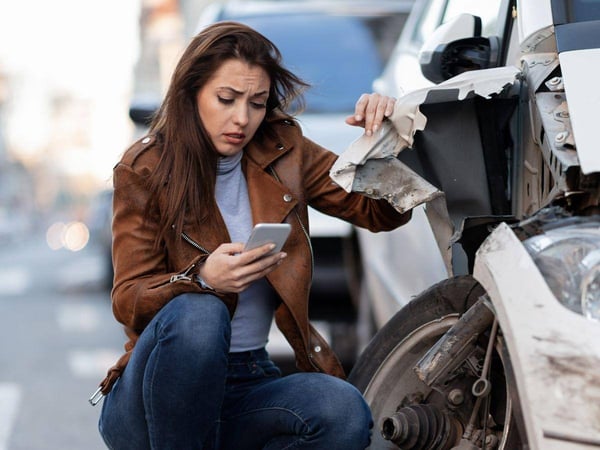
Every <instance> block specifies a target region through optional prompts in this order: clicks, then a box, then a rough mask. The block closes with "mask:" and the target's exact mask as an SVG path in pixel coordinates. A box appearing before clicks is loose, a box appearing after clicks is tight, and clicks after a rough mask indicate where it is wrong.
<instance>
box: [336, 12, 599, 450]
mask: <svg viewBox="0 0 600 450" xmlns="http://www.w3.org/2000/svg"><path fill="white" fill-rule="evenodd" d="M437 3H439V2H437ZM499 4H500V11H499V15H498V24H500V25H501V26H499V27H498V30H499V31H498V33H496V35H488V36H481V35H480V33H481V29H482V27H481V20H480V19H479V18H478V17H476V16H474V15H471V14H463V15H459V16H456V17H455V18H453V19H450V20H449V21H448V22H446V23H445V24H444V25H442V26H441V27H440V28H439V29H438V30H436V32H435V33H434V34H433V35H432V36H431V37H430V39H428V40H426V42H425V43H424V45H423V50H422V52H421V54H420V62H421V67H422V69H423V74H424V75H425V76H426V77H427V78H429V79H430V80H431V81H433V82H435V83H439V84H436V85H434V86H432V87H429V88H423V89H420V90H417V91H413V92H410V93H408V94H406V95H404V96H402V97H400V98H399V100H398V102H397V105H396V109H395V111H394V114H393V116H392V117H391V120H390V123H389V124H388V125H389V126H386V127H384V128H383V129H382V130H381V131H380V132H379V133H378V134H377V135H376V136H373V137H371V138H367V137H363V138H361V139H359V140H358V141H356V142H355V143H354V144H353V145H352V146H351V147H350V148H349V149H348V150H347V151H346V152H345V153H344V154H343V155H342V156H341V157H340V159H339V160H338V162H337V163H336V165H335V166H334V168H333V169H332V172H331V175H332V178H333V179H334V180H336V182H338V183H339V184H340V185H342V186H344V187H345V188H346V189H348V190H353V191H359V192H364V193H365V194H366V195H369V196H373V197H376V198H386V199H388V201H390V203H391V204H393V205H394V206H395V207H396V208H397V209H398V210H399V211H405V210H408V209H411V208H417V209H419V208H420V209H421V210H422V211H423V212H424V214H423V215H422V217H421V216H420V215H417V216H416V219H417V220H416V221H412V222H411V223H410V224H408V225H407V226H406V227H405V230H404V234H403V235H396V234H393V233H392V234H388V235H385V234H384V235H382V236H383V238H382V239H383V240H382V241H380V242H379V243H378V242H377V241H376V240H375V241H373V248H371V249H370V250H374V249H375V250H378V251H379V252H376V251H367V250H369V249H368V248H366V247H365V246H366V245H368V244H369V241H368V240H363V242H362V243H363V248H364V249H365V251H363V258H364V262H365V266H367V267H368V266H371V267H376V266H380V268H381V267H384V269H382V270H383V271H387V272H386V273H387V275H386V276H387V277H388V279H389V280H391V281H389V283H388V284H389V285H390V286H409V287H410V286H415V285H418V284H419V283H422V282H423V280H422V279H415V278H419V277H418V274H419V273H420V271H421V272H423V271H428V270H429V272H428V273H429V275H427V274H426V273H424V275H423V279H427V277H428V276H429V277H431V278H433V279H434V280H435V278H441V279H442V280H441V281H439V282H437V283H435V284H434V285H432V286H430V287H428V288H427V289H425V290H423V291H422V292H420V293H412V292H411V290H410V289H409V288H406V289H404V290H403V288H402V287H400V288H399V289H398V290H394V289H388V292H387V293H386V294H385V295H384V297H390V298H393V300H394V301H395V302H396V305H395V306H394V305H392V306H389V307H388V311H394V310H397V309H398V308H400V309H399V311H398V312H397V313H396V314H395V315H393V317H387V319H388V320H387V323H386V324H385V326H383V327H382V328H381V329H380V330H379V331H378V333H377V334H376V335H375V337H374V338H373V340H371V342H370V343H369V345H368V347H367V348H366V349H365V350H364V352H363V353H362V355H361V357H360V358H359V360H358V362H357V364H356V365H355V366H354V369H353V371H352V372H351V374H350V381H352V382H353V383H354V384H355V385H356V386H357V387H358V388H359V389H360V390H361V391H362V392H363V394H364V396H365V398H366V399H367V401H368V402H369V404H370V406H371V409H372V411H373V415H374V419H375V432H374V433H373V442H372V445H371V447H370V448H371V449H398V448H401V449H405V450H406V449H504V450H513V449H522V448H523V449H541V450H548V449H593V448H600V323H599V322H598V321H599V320H600V215H599V213H600V209H599V206H600V151H599V148H598V146H599V144H598V130H597V129H596V128H597V125H596V123H597V122H598V120H597V110H598V107H600V94H599V93H598V89H597V82H596V77H597V74H598V73H599V72H600V2H599V1H592V0H553V1H541V0H527V1H514V0H510V1H502V2H500V3H499ZM467 24H468V25H469V26H466V25H467ZM423 205H424V207H423ZM417 209H415V211H416V210H417ZM411 227H412V228H411ZM400 236H402V237H403V238H404V239H405V240H408V241H410V242H409V243H408V246H407V245H405V244H407V242H399V243H398V242H396V243H395V242H393V241H391V240H390V241H385V239H386V238H390V239H391V238H394V239H396V240H397V239H399V238H400ZM411 246H412V247H413V249H414V251H405V252H404V253H401V254H393V255H392V256H391V257H390V254H391V253H392V252H394V251H395V249H407V248H408V249H410V247H411ZM424 249H427V250H426V252H425V256H424V255H423V250H424ZM419 252H421V254H419ZM428 257H429V258H428ZM396 262H399V263H401V264H402V265H396ZM382 273H383V272H382ZM431 273H434V275H433V276H432V275H431ZM415 274H416V275H415ZM440 274H441V275H440ZM384 278H385V277H383V278H382V279H384ZM367 281H368V280H367ZM435 281H437V280H435ZM379 284H380V285H385V282H380V283H379ZM383 290H385V287H384V288H383ZM367 291H368V292H366V293H367V294H369V295H370V297H371V298H370V302H371V304H373V305H374V304H377V300H378V299H376V298H373V296H377V295H378V293H380V292H382V291H381V290H380V291H377V290H369V289H367ZM398 291H399V292H398ZM369 295H365V296H364V298H366V299H369ZM373 309H374V311H373V313H374V315H375V316H376V317H375V321H376V322H377V321H378V320H379V321H381V318H382V317H383V316H384V315H385V308H379V312H377V311H375V309H376V308H373ZM378 314H379V316H378V317H377V315H378Z"/></svg>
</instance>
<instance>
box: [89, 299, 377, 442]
mask: <svg viewBox="0 0 600 450" xmlns="http://www.w3.org/2000/svg"><path fill="white" fill-rule="evenodd" d="M230 333H231V326H230V319H229V314H228V312H227V309H226V307H225V305H224V304H223V302H222V301H221V300H219V299H218V298H216V297H214V296H211V295H202V294H184V295H180V296H178V297H176V298H174V299H173V300H172V301H171V302H169V303H168V304H167V305H166V306H165V307H164V308H163V309H161V311H159V313H158V314H157V315H156V316H155V317H154V319H153V320H152V321H151V322H150V324H149V325H148V326H147V327H146V329H145V330H144V332H143V333H142V334H141V336H140V338H139V340H138V342H137V344H136V346H135V348H134V350H133V353H132V356H131V360H130V361H129V364H128V365H127V367H126V369H125V370H124V371H123V374H122V375H121V378H119V380H118V381H117V382H116V383H115V385H114V387H113V389H112V391H111V392H110V393H109V394H108V396H107V397H106V398H105V399H104V404H103V406H102V412H101V415H100V422H99V429H100V433H101V435H102V437H103V439H104V441H105V443H106V445H107V446H108V448H110V449H111V450H148V449H153V450H169V449H173V450H187V449H219V450H230V449H231V450H233V449H235V450H244V449H248V450H250V449H252V450H255V449H256V450H258V449H267V450H282V449H290V450H291V449H307V450H308V449H320V450H323V449H326V450H336V449H339V450H363V449H365V448H366V447H367V446H368V445H369V441H370V428H371V426H372V420H371V413H370V410H369V407H368V405H367V404H366V402H365V401H364V399H363V398H362V396H361V394H360V392H359V391H358V390H357V389H356V388H354V386H352V385H350V384H349V383H347V382H345V381H343V380H340V379H338V378H335V377H332V376H329V375H325V374H320V373H297V374H293V375H289V376H286V377H282V376H281V372H280V371H279V369H278V368H277V366H275V364H273V362H272V361H271V360H270V359H269V356H268V354H267V352H266V351H265V350H264V349H262V350H255V351H250V352H242V353H229V340H230Z"/></svg>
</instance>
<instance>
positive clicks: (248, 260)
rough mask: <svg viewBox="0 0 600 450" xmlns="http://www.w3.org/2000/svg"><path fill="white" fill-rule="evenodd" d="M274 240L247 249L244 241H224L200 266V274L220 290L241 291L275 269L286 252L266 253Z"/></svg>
mask: <svg viewBox="0 0 600 450" xmlns="http://www.w3.org/2000/svg"><path fill="white" fill-rule="evenodd" d="M273 247H274V244H265V245H263V246H261V247H257V248H255V249H252V250H248V251H244V244H243V243H232V244H221V245H220V246H219V247H217V249H216V250H215V251H214V252H212V253H211V254H210V255H209V256H208V258H206V260H205V261H204V264H202V266H200V270H199V275H200V277H201V278H202V279H203V280H204V282H205V283H206V284H207V285H209V286H210V287H212V288H213V289H214V290H215V291H217V292H224V293H240V292H242V291H244V290H245V289H247V288H248V286H249V285H250V283H252V282H254V281H256V280H258V279H260V278H262V277H264V276H265V275H266V274H268V273H269V272H271V271H272V270H274V269H276V268H277V266H279V264H280V263H281V261H282V260H283V259H284V258H285V257H286V256H287V254H286V253H285V252H279V253H275V254H273V255H268V256H266V255H267V253H269V252H270V251H271V250H272V249H273Z"/></svg>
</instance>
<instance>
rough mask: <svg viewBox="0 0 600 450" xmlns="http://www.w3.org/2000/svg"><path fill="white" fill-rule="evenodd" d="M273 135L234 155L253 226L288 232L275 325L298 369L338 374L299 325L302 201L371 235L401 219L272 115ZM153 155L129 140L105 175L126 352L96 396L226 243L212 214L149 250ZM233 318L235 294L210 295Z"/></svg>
mask: <svg viewBox="0 0 600 450" xmlns="http://www.w3.org/2000/svg"><path fill="white" fill-rule="evenodd" d="M272 125H273V126H274V128H275V130H276V132H277V135H278V138H276V139H269V138H264V139H263V140H262V141H261V142H258V140H257V139H256V138H255V140H253V141H252V142H251V143H250V144H249V145H248V146H247V148H246V150H245V154H244V157H243V159H242V167H243V171H244V173H245V175H246V180H247V184H248V195H249V197H250V204H251V209H252V217H253V221H254V223H259V222H276V223H277V222H288V223H290V224H291V225H292V231H291V234H290V237H289V238H288V240H287V242H286V244H285V246H284V249H283V250H284V251H285V252H287V254H288V256H287V258H286V259H285V260H284V261H283V263H282V264H281V265H280V266H279V267H278V268H277V269H276V270H274V271H273V272H271V273H270V274H269V275H267V279H268V281H269V283H270V284H271V285H272V286H273V288H274V289H275V291H276V292H277V294H278V295H279V297H280V299H281V303H280V305H279V306H278V307H277V309H276V311H275V321H276V324H277V326H278V327H279V329H280V330H281V331H282V333H283V334H284V335H285V337H286V339H287V340H288V342H289V343H290V345H291V346H292V348H293V349H294V352H295V357H296V365H297V367H298V368H299V369H300V370H303V371H321V372H326V373H329V374H332V375H335V376H339V377H343V376H344V372H343V369H342V368H341V365H340V363H339V361H338V359H337V358H336V356H335V355H334V353H333V352H332V351H331V349H330V347H329V346H328V345H327V343H326V342H325V341H324V339H323V338H322V337H321V336H320V335H319V334H318V333H317V332H316V330H315V329H314V328H313V327H312V326H311V325H310V324H309V321H308V297H309V287H310V284H311V277H312V266H311V261H312V258H311V252H312V249H311V245H310V240H309V234H308V233H309V224H308V211H307V205H308V204H310V205H311V206H313V207H314V208H316V209H318V210H320V211H322V212H324V213H326V214H329V215H332V216H336V217H339V218H342V219H345V220H347V221H349V222H351V223H353V224H355V225H357V226H361V227H365V228H368V229H370V230H372V231H383V230H391V229H393V228H396V227H398V226H399V225H402V224H403V223H405V222H407V221H408V220H409V219H410V213H407V214H404V215H401V214H399V213H398V212H396V210H394V209H393V208H392V207H391V206H390V205H389V204H388V203H387V202H386V201H376V200H371V199H368V198H366V197H364V196H362V195H358V194H355V193H351V194H348V193H346V192H345V191H344V190H343V189H341V188H340V187H339V186H337V185H336V184H335V183H334V182H333V181H332V180H331V179H330V177H329V169H330V168H331V166H332V165H333V163H334V161H335V159H336V155H335V154H333V153H331V152H329V151H327V150H325V149H323V148H322V147H320V146H318V145H317V144H315V143H314V142H312V141H310V140H308V139H307V138H305V137H303V136H302V133H301V131H300V127H299V126H298V125H297V124H296V123H295V122H294V121H292V120H289V119H284V118H281V117H278V118H274V119H272ZM161 151H162V147H161V142H160V139H157V138H156V136H147V137H145V138H143V139H141V140H139V141H138V142H136V143H135V144H133V145H132V146H131V147H130V148H129V149H128V150H127V151H126V152H125V154H124V156H123V158H122V159H121V161H120V162H119V163H118V164H117V165H116V166H115V169H114V201H113V209H114V211H113V214H114V215H113V263H114V269H115V280H114V288H113V291H112V304H113V312H114V315H115V317H116V319H117V320H118V321H119V322H121V323H122V324H123V325H124V326H125V331H126V333H127V335H128V337H129V342H127V343H126V344H125V350H126V353H125V354H124V355H123V356H122V357H121V358H120V359H119V361H118V362H117V363H116V364H115V366H113V367H112V368H111V369H109V372H108V375H107V377H106V378H105V379H104V380H103V381H102V383H101V384H100V386H101V390H102V392H103V393H107V392H109V391H110V389H111V387H112V384H113V383H114V381H115V380H116V379H117V378H118V377H119V375H120V373H121V372H122V370H123V369H124V368H125V366H126V364H127V361H128V360H129V356H130V353H131V350H132V349H133V347H134V346H135V343H136V341H137V339H138V337H139V335H140V334H141V332H142V331H143V330H144V328H145V327H146V325H147V324H148V323H149V322H150V320H151V319H152V318H153V317H154V315H155V314H156V313H157V312H158V311H159V310H160V309H161V308H162V307H163V306H164V305H165V304H166V303H167V302H169V301H170V300H171V299H172V298H174V297H175V296H177V295H179V294H181V293H184V292H202V288H201V287H200V286H199V285H198V284H197V283H196V282H194V281H193V279H192V276H193V275H194V274H195V273H196V271H197V268H198V264H199V263H200V262H202V261H203V260H204V259H205V258H206V257H207V256H208V254H209V252H211V251H213V250H214V249H215V248H217V247H218V246H219V245H220V244H222V243H224V242H230V238H229V235H228V232H227V228H226V226H225V223H224V221H223V218H222V217H221V216H220V215H218V216H217V217H215V218H214V221H213V222H212V223H210V224H207V225H206V227H204V228H203V229H193V228H190V227H188V228H185V227H184V233H183V234H182V235H181V236H176V235H175V233H173V235H171V236H169V237H168V238H167V239H166V242H164V246H162V247H161V248H159V249H155V248H154V247H153V245H154V237H155V235H156V230H157V228H158V224H157V223H156V222H154V221H153V220H152V219H151V218H150V217H147V216H146V215H145V208H146V203H147V201H148V191H147V189H146V187H145V181H144V180H145V177H146V176H147V175H148V174H149V173H151V172H152V170H153V168H154V167H155V165H156V164H157V162H158V159H159V155H160V152H161ZM211 293H214V292H212V291H211ZM216 295H218V296H219V297H220V298H221V299H222V300H223V302H225V304H226V305H227V307H228V309H229V311H230V313H231V314H233V312H234V310H235V307H236V303H237V294H221V293H219V294H216Z"/></svg>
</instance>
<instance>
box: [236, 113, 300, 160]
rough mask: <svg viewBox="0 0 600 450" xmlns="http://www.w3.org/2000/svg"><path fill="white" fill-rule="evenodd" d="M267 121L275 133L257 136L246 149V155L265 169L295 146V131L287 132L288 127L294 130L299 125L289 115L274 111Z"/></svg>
mask: <svg viewBox="0 0 600 450" xmlns="http://www.w3.org/2000/svg"><path fill="white" fill-rule="evenodd" d="M267 123H268V124H269V125H270V127H271V129H272V130H273V134H272V135H271V136H269V135H267V134H266V133H264V134H262V135H261V136H260V137H255V138H254V139H252V140H251V141H250V142H249V143H248V145H247V146H246V149H245V154H246V156H247V157H248V158H250V159H251V160H252V161H254V162H255V163H256V164H257V165H258V166H259V167H261V168H262V169H263V170H264V169H266V168H267V167H268V166H270V165H271V164H273V162H274V161H275V160H276V159H278V158H279V157H280V156H282V155H284V154H286V153H287V152H289V151H290V150H291V149H292V148H293V147H294V134H295V133H290V132H286V131H287V130H286V128H291V129H292V130H293V129H294V128H293V127H295V126H297V125H296V124H295V123H294V121H293V120H292V119H291V118H290V117H289V116H287V115H284V114H283V113H273V114H272V116H271V117H270V118H269V119H267ZM290 131H291V130H290Z"/></svg>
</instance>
